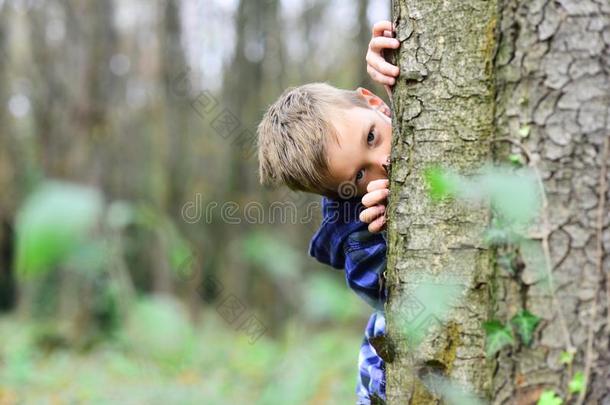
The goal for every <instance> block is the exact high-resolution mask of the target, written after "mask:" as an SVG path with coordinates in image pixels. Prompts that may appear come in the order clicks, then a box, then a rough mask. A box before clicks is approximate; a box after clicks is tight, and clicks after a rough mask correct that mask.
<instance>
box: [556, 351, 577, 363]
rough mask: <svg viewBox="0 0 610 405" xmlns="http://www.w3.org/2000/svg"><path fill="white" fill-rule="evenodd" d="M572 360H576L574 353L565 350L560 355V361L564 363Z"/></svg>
mask: <svg viewBox="0 0 610 405" xmlns="http://www.w3.org/2000/svg"><path fill="white" fill-rule="evenodd" d="M572 360H574V353H570V352H566V351H563V352H561V355H560V356H559V361H560V362H561V363H562V364H572Z"/></svg>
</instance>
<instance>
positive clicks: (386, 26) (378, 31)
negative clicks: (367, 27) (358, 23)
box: [373, 21, 392, 37]
mask: <svg viewBox="0 0 610 405" xmlns="http://www.w3.org/2000/svg"><path fill="white" fill-rule="evenodd" d="M384 31H392V23H391V22H389V21H379V22H377V23H375V24H373V36H374V37H378V36H380V35H383V32H384Z"/></svg>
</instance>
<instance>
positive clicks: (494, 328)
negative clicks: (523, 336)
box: [483, 320, 515, 357]
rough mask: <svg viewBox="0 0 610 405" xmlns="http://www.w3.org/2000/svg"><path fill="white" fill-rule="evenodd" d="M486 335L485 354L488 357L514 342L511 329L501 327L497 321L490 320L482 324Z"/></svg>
mask: <svg viewBox="0 0 610 405" xmlns="http://www.w3.org/2000/svg"><path fill="white" fill-rule="evenodd" d="M483 329H484V330H485V335H486V338H487V339H486V342H485V343H486V344H485V352H486V354H487V356H488V357H491V356H493V355H494V354H496V353H497V352H499V351H500V350H502V348H503V347H505V346H508V345H512V344H513V343H514V342H515V339H514V337H513V331H512V329H511V328H510V327H509V326H507V325H503V324H502V323H501V322H500V321H498V320H491V321H488V322H485V323H484V324H483Z"/></svg>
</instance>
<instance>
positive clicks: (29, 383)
mask: <svg viewBox="0 0 610 405" xmlns="http://www.w3.org/2000/svg"><path fill="white" fill-rule="evenodd" d="M202 319H203V321H202V322H200V325H201V326H199V327H197V328H190V327H185V326H184V325H177V326H176V325H164V327H159V326H158V325H159V324H156V325H157V327H156V329H155V330H156V331H157V332H159V333H157V332H151V331H148V332H143V331H144V330H145V328H139V326H138V325H136V329H135V330H134V328H131V329H127V330H125V331H122V332H121V333H119V334H118V335H117V336H115V337H113V338H112V339H105V340H103V341H102V342H100V343H98V344H96V345H94V346H93V347H92V348H89V349H87V350H75V349H74V348H72V347H70V346H69V345H62V344H61V342H56V343H57V344H56V345H55V347H53V348H52V349H48V348H47V349H44V348H43V347H41V343H40V341H41V340H40V332H39V329H40V328H37V325H34V324H30V323H27V322H23V321H18V320H17V318H16V317H14V316H4V317H1V318H0V405H13V404H15V405H16V404H121V405H130V404H172V405H173V404H206V405H207V404H212V405H214V404H261V405H267V404H268V405H274V404H353V403H354V402H355V399H356V396H355V393H354V388H355V383H356V375H357V360H358V350H359V346H360V342H361V339H362V336H361V335H360V334H359V333H358V331H357V330H356V329H354V328H352V327H349V328H346V327H343V329H340V328H341V326H340V325H332V326H331V325H325V326H320V325H319V326H318V327H317V328H315V330H313V329H312V328H313V327H312V326H306V325H305V324H301V323H298V322H289V323H287V324H286V325H285V327H284V329H283V332H282V333H281V336H280V337H279V338H277V337H276V338H271V337H269V336H267V335H263V336H261V337H260V339H258V340H256V342H254V343H252V342H251V341H249V339H248V337H247V336H246V335H244V334H243V333H241V334H240V333H238V332H236V331H235V330H234V329H231V328H229V327H227V325H226V324H224V323H223V322H222V319H220V317H219V316H218V314H217V313H215V312H214V311H211V310H210V311H206V312H204V314H203V316H202ZM352 325H353V323H352ZM362 326H363V327H364V324H363V325H362ZM170 330H171V331H172V332H169V333H168V331H170ZM37 331H38V332H37ZM47 340H48V339H47ZM47 343H48V342H47ZM47 345H48V344H47ZM42 346H44V345H42Z"/></svg>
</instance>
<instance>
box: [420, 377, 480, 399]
mask: <svg viewBox="0 0 610 405" xmlns="http://www.w3.org/2000/svg"><path fill="white" fill-rule="evenodd" d="M422 382H423V383H424V385H425V386H426V388H428V390H430V391H432V392H434V393H435V394H437V395H438V396H440V397H441V398H442V399H443V401H444V402H445V403H446V404H448V405H483V404H485V402H483V401H482V400H481V399H480V398H478V397H477V396H476V395H475V394H474V392H472V390H470V389H467V388H466V387H464V386H462V385H460V384H458V383H456V382H453V381H451V380H450V379H448V378H446V377H442V376H440V375H436V374H428V375H426V376H424V377H423V378H422Z"/></svg>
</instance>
